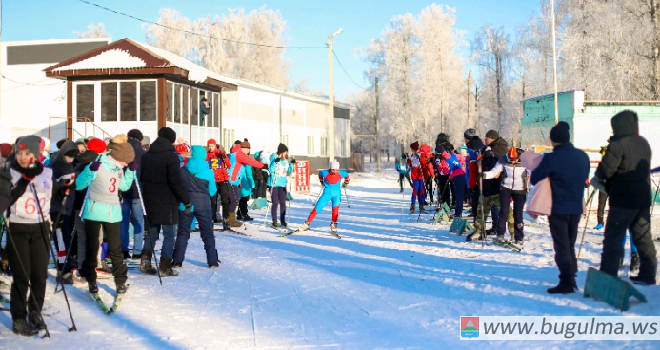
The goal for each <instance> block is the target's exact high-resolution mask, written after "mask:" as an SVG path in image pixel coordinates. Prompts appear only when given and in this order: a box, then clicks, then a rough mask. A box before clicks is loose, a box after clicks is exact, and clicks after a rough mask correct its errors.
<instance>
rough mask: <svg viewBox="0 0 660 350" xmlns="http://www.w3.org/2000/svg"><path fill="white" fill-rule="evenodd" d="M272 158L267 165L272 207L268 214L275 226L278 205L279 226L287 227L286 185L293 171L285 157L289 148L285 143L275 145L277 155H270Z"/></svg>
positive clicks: (287, 155)
mask: <svg viewBox="0 0 660 350" xmlns="http://www.w3.org/2000/svg"><path fill="white" fill-rule="evenodd" d="M271 158H272V160H271V162H270V166H269V167H268V172H269V173H270V179H269V182H270V187H271V199H272V207H271V209H270V215H271V218H272V219H273V227H274V228H277V209H278V206H279V211H280V226H282V227H285V228H286V227H287V223H286V185H287V182H288V179H287V177H288V176H289V175H291V173H292V172H293V166H294V164H295V160H294V162H293V163H290V162H289V161H288V159H287V158H289V149H288V148H287V147H286V145H285V144H283V143H280V144H279V146H277V156H276V155H274V154H273V155H272V156H271Z"/></svg>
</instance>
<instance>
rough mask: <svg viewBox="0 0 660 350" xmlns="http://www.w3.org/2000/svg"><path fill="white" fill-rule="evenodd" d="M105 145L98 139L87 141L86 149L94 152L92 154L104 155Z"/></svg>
mask: <svg viewBox="0 0 660 350" xmlns="http://www.w3.org/2000/svg"><path fill="white" fill-rule="evenodd" d="M106 147H107V145H106V144H105V141H103V140H101V139H99V138H93V139H91V140H89V141H87V149H88V150H90V151H92V152H94V153H98V154H101V153H104V152H105V149H106Z"/></svg>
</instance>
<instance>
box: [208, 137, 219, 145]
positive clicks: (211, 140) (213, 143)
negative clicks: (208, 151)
mask: <svg viewBox="0 0 660 350" xmlns="http://www.w3.org/2000/svg"><path fill="white" fill-rule="evenodd" d="M217 144H218V143H217V142H215V140H214V139H209V140H208V141H207V142H206V145H207V146H208V145H217Z"/></svg>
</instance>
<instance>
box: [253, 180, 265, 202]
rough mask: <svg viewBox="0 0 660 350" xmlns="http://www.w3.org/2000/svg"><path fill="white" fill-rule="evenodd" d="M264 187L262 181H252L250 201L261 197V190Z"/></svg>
mask: <svg viewBox="0 0 660 350" xmlns="http://www.w3.org/2000/svg"><path fill="white" fill-rule="evenodd" d="M263 186H264V180H254V189H253V190H252V199H257V198H259V197H260V196H261V188H262V187H263Z"/></svg>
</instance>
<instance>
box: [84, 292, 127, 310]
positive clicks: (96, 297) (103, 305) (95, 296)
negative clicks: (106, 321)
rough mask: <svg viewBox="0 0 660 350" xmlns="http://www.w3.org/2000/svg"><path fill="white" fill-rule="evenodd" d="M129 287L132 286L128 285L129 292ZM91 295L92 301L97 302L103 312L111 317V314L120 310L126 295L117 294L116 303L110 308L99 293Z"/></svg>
mask: <svg viewBox="0 0 660 350" xmlns="http://www.w3.org/2000/svg"><path fill="white" fill-rule="evenodd" d="M129 286H130V285H128V284H127V285H126V289H127V290H128V287H129ZM89 294H90V295H91V296H92V299H94V301H96V304H98V306H99V307H101V310H103V312H104V313H105V314H106V315H110V314H111V313H113V312H116V311H117V309H119V305H121V302H122V300H124V296H125V295H126V293H117V297H116V299H115V303H114V304H113V305H112V306H111V307H108V305H107V304H106V303H105V302H104V301H103V300H102V299H101V296H100V295H99V293H89Z"/></svg>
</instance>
